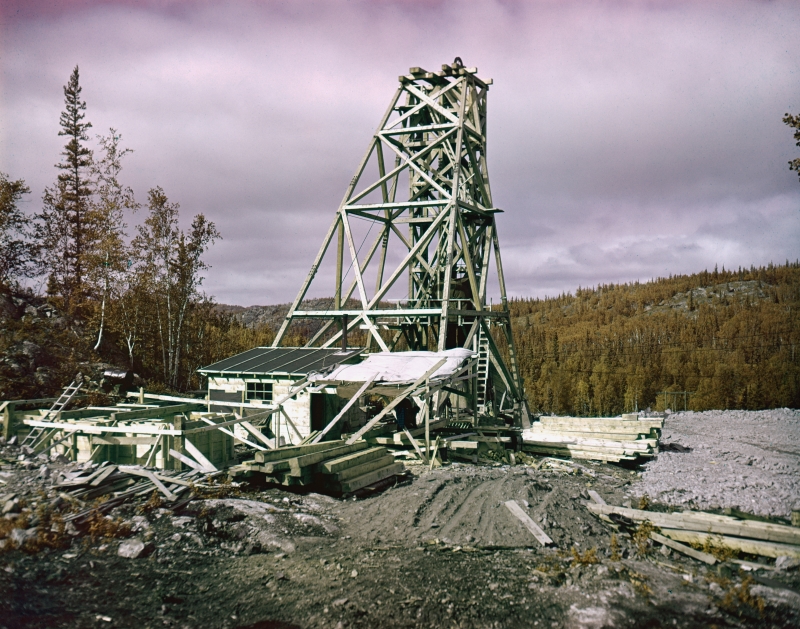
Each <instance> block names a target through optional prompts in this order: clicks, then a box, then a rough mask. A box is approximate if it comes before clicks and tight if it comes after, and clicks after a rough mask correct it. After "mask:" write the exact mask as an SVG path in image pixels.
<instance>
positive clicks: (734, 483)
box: [631, 408, 800, 517]
mask: <svg viewBox="0 0 800 629" xmlns="http://www.w3.org/2000/svg"><path fill="white" fill-rule="evenodd" d="M661 444H662V449H663V450H664V451H662V452H660V453H659V455H658V456H657V457H656V458H655V460H654V461H652V462H650V463H648V464H647V465H646V466H644V470H645V471H644V474H643V475H642V480H641V482H639V483H637V484H636V485H635V486H634V487H633V488H632V491H631V493H633V494H634V495H637V496H641V495H643V494H647V495H648V496H649V497H650V498H651V499H652V500H653V501H655V502H660V503H664V504H668V505H673V506H687V507H691V508H697V509H717V508H726V507H738V508H740V509H742V510H744V511H748V512H751V513H756V514H758V515H770V516H781V517H789V515H790V514H791V511H792V509H798V508H800V411H797V410H791V409H788V408H783V409H773V410H767V411H706V412H703V413H695V412H691V411H690V412H685V413H674V414H672V415H669V416H668V417H667V419H666V421H665V423H664V431H663V433H662V439H661ZM669 444H679V445H681V446H684V447H687V448H691V451H690V452H674V451H669V449H668V448H669Z"/></svg>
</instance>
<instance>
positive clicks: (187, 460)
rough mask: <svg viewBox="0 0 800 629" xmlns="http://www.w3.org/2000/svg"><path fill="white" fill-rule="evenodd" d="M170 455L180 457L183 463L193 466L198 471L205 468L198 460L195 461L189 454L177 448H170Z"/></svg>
mask: <svg viewBox="0 0 800 629" xmlns="http://www.w3.org/2000/svg"><path fill="white" fill-rule="evenodd" d="M169 455H170V456H172V457H175V458H176V459H178V460H179V461H180V462H181V463H184V464H186V465H188V466H189V467H191V468H192V469H193V470H197V471H198V472H204V471H205V469H204V468H203V466H202V465H200V464H199V463H198V462H197V461H193V460H192V459H190V458H189V457H188V456H186V455H184V454H181V453H180V452H178V451H177V450H172V449H170V451H169Z"/></svg>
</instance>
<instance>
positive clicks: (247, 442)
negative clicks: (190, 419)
mask: <svg viewBox="0 0 800 629" xmlns="http://www.w3.org/2000/svg"><path fill="white" fill-rule="evenodd" d="M200 421H202V422H205V423H207V424H210V425H212V426H216V423H215V422H214V420H213V419H210V418H208V417H201V418H200ZM245 423H246V422H242V424H245ZM218 430H219V431H220V432H221V433H224V434H226V435H228V436H229V437H233V438H234V439H235V440H236V441H239V442H240V443H243V444H245V445H248V446H250V447H251V448H255V449H256V450H267V449H268V448H265V447H264V446H262V445H259V444H257V443H255V442H253V441H248V440H247V439H243V438H242V437H237V436H236V434H235V433H233V432H231V431H230V430H228V429H227V428H219V429H218Z"/></svg>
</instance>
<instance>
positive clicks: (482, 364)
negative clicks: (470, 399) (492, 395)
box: [475, 329, 489, 412]
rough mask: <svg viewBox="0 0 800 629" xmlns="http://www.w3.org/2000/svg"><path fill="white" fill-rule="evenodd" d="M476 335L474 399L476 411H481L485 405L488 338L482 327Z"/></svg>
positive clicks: (487, 375) (487, 378)
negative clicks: (476, 374)
mask: <svg viewBox="0 0 800 629" xmlns="http://www.w3.org/2000/svg"><path fill="white" fill-rule="evenodd" d="M477 337H478V366H477V370H478V378H477V383H476V388H477V390H476V392H475V400H476V402H477V405H478V411H479V412H481V411H483V409H484V407H485V406H486V388H487V383H488V380H489V339H488V338H486V334H485V333H484V331H483V329H479V330H478V333H477Z"/></svg>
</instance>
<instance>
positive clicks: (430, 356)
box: [309, 348, 473, 385]
mask: <svg viewBox="0 0 800 629" xmlns="http://www.w3.org/2000/svg"><path fill="white" fill-rule="evenodd" d="M472 355H473V352H472V350H469V349H461V348H456V349H447V350H445V351H443V352H377V353H375V354H370V355H369V356H367V358H366V359H365V360H364V361H363V362H361V363H358V364H357V365H339V366H338V367H336V369H334V370H333V371H332V372H330V373H328V374H325V375H324V376H323V375H321V374H315V375H313V376H311V377H310V378H309V379H310V380H312V381H315V382H331V383H333V382H337V383H338V382H366V381H367V380H369V379H370V378H372V377H373V376H375V380H374V382H375V383H376V384H377V383H381V384H393V385H400V384H411V383H412V382H414V381H415V380H416V379H417V378H420V377H421V376H423V375H425V372H426V371H428V369H430V368H431V367H433V366H434V365H435V364H436V363H437V362H438V361H440V360H441V359H442V358H444V359H446V361H447V362H445V364H444V365H442V366H441V367H439V369H437V370H436V371H435V372H434V373H433V374H432V375H431V377H430V379H431V380H436V379H440V378H446V377H448V376H451V375H453V374H454V373H455V372H456V371H458V370H459V369H460V368H461V367H463V366H464V364H465V363H466V361H467V360H469V358H470V357H471V356H472Z"/></svg>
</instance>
